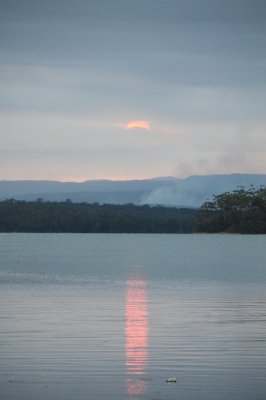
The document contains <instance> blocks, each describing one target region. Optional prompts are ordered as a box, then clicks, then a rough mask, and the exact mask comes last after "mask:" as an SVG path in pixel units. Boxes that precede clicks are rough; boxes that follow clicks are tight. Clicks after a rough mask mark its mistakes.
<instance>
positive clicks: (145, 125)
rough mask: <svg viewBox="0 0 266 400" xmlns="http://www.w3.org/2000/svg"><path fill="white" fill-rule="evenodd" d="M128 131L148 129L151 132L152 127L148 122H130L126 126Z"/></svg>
mask: <svg viewBox="0 0 266 400" xmlns="http://www.w3.org/2000/svg"><path fill="white" fill-rule="evenodd" d="M124 127H125V128H126V129H136V128H138V129H146V130H147V131H150V130H151V125H150V123H149V122H148V121H130V122H128V123H127V124H126V125H125V126H124Z"/></svg>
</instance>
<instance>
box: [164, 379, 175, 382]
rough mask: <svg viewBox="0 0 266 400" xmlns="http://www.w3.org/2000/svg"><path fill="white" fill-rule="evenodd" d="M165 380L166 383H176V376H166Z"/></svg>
mask: <svg viewBox="0 0 266 400" xmlns="http://www.w3.org/2000/svg"><path fill="white" fill-rule="evenodd" d="M165 382H167V383H176V378H168V379H166V381H165Z"/></svg>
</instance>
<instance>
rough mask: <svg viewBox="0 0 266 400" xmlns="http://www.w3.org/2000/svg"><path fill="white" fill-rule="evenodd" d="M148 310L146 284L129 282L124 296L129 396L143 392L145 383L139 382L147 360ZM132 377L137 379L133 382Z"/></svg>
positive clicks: (134, 281) (138, 281) (137, 281)
mask: <svg viewBox="0 0 266 400" xmlns="http://www.w3.org/2000/svg"><path fill="white" fill-rule="evenodd" d="M147 317H148V309H147V298H146V284H145V282H144V281H143V280H129V281H128V282H127V294H126V328H125V334H126V368H127V374H128V376H129V375H131V379H128V381H127V390H128V393H129V394H142V393H144V392H145V388H146V382H145V381H142V380H140V379H139V378H140V377H141V375H143V374H144V371H145V367H146V364H147V359H148V318H147ZM132 376H135V378H137V377H138V380H133V379H132Z"/></svg>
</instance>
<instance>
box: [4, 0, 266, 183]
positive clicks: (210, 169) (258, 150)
mask: <svg viewBox="0 0 266 400" xmlns="http://www.w3.org/2000/svg"><path fill="white" fill-rule="evenodd" d="M265 109H266V2H265V0H75V1H73V0H42V1H41V0H23V1H21V0H0V179H4V180H10V179H12V180H15V179H52V180H62V181H83V180H87V179H101V178H108V179H115V180H117V179H145V178H151V177H156V176H176V177H179V178H184V177H187V176H190V175H202V174H203V175H205V174H223V173H233V172H239V173H266V129H265V128H266V112H265Z"/></svg>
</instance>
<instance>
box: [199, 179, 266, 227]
mask: <svg viewBox="0 0 266 400" xmlns="http://www.w3.org/2000/svg"><path fill="white" fill-rule="evenodd" d="M197 221H198V222H197V230H198V231H199V232H210V233H216V232H231V233H266V187H260V188H259V189H256V188H254V187H250V189H248V190H246V189H245V188H243V187H240V188H238V189H236V190H234V191H232V192H226V193H223V194H219V195H217V196H214V197H213V200H212V201H207V202H205V203H204V204H203V205H202V206H201V207H200V209H199V212H198V216H197Z"/></svg>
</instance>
